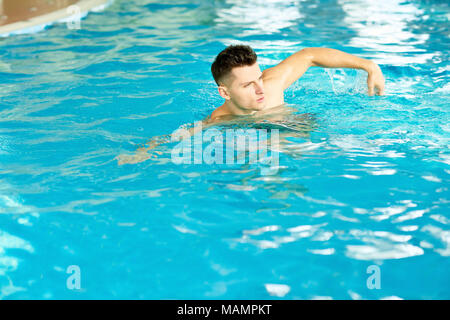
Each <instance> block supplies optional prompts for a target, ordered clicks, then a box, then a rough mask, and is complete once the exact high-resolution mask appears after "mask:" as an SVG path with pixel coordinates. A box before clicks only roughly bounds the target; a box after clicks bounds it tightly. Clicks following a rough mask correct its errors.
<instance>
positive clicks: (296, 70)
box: [117, 45, 385, 164]
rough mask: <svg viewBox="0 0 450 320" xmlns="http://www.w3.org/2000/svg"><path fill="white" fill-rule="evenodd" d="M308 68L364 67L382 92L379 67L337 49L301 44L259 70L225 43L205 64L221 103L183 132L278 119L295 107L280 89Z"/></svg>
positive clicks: (143, 152) (124, 158) (156, 141)
mask: <svg viewBox="0 0 450 320" xmlns="http://www.w3.org/2000/svg"><path fill="white" fill-rule="evenodd" d="M310 67H323V68H352V69H362V70H365V71H366V72H367V86H368V94H369V95H370V96H372V95H374V94H375V93H376V94H377V95H383V94H384V83H385V80H384V77H383V74H382V72H381V69H380V67H379V66H378V65H377V64H376V63H374V62H372V61H370V60H366V59H363V58H359V57H356V56H354V55H351V54H348V53H345V52H343V51H339V50H336V49H330V48H306V49H303V50H300V51H298V52H296V53H294V54H292V55H291V56H289V57H288V58H286V59H285V60H283V61H281V62H280V63H279V64H277V65H276V66H274V67H272V68H268V69H265V70H264V71H261V69H260V67H259V65H258V62H257V55H256V53H255V52H254V51H253V49H252V48H251V47H250V46H247V45H230V46H228V47H226V48H225V49H224V50H222V51H221V52H220V53H219V54H218V55H217V56H216V58H215V60H214V62H213V64H212V65H211V72H212V75H213V78H214V80H215V82H216V84H217V86H218V91H219V94H220V96H221V97H222V98H224V99H225V103H224V104H222V105H221V106H219V107H217V108H216V109H215V110H214V111H213V112H212V113H211V115H210V116H208V117H206V118H205V119H204V120H203V121H201V122H200V124H201V125H200V126H198V125H196V126H193V127H190V128H188V132H189V134H190V135H191V136H192V135H194V134H195V133H197V132H198V131H199V130H204V129H206V128H208V127H211V126H214V125H218V124H225V123H229V124H240V123H241V124H242V123H244V124H245V123H249V122H253V123H261V122H265V121H266V120H267V119H270V120H269V123H276V122H277V121H278V122H280V121H282V120H283V117H284V116H285V115H286V114H290V113H292V112H293V111H295V110H293V109H292V108H288V107H287V106H285V105H284V90H286V89H287V88H288V87H289V86H290V85H291V84H293V83H294V82H295V81H297V80H298V79H299V78H300V77H301V76H302V75H303V74H304V73H305V72H306V71H307V70H308V68H310ZM282 125H285V124H283V123H282ZM293 126H295V124H294V125H293ZM293 126H291V127H293ZM182 127H183V126H182ZM170 137H171V136H170V135H163V136H158V137H154V138H153V139H151V140H150V141H149V142H148V143H147V144H146V146H144V147H141V148H139V149H138V150H137V152H136V153H135V154H133V155H120V156H118V157H117V160H118V164H125V163H137V162H141V161H145V160H147V159H149V158H151V156H150V154H149V153H148V151H149V150H150V149H153V148H155V147H156V146H158V145H160V144H163V143H168V142H171V139H170Z"/></svg>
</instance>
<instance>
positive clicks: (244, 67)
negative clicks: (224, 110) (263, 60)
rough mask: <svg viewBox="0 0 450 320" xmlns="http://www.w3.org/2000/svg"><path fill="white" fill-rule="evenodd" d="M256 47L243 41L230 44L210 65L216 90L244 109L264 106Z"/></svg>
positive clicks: (244, 110) (246, 110)
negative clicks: (241, 43) (239, 43)
mask: <svg viewBox="0 0 450 320" xmlns="http://www.w3.org/2000/svg"><path fill="white" fill-rule="evenodd" d="M256 60H257V56H256V53H255V51H253V49H252V48H251V47H249V46H246V45H230V46H228V47H227V48H225V49H224V50H223V51H222V52H220V53H219V54H218V55H217V57H216V59H215V60H214V63H213V64H212V66H211V72H212V74H213V77H214V80H215V81H216V83H217V85H218V90H219V94H220V95H221V96H222V97H223V98H224V99H226V100H228V101H230V102H232V103H233V104H234V106H236V107H237V108H239V109H241V110H242V111H243V112H244V113H245V112H249V111H255V110H261V109H263V108H264V106H265V99H264V85H263V81H262V72H261V69H260V68H259V65H258V63H257V62H256Z"/></svg>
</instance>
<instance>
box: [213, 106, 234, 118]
mask: <svg viewBox="0 0 450 320" xmlns="http://www.w3.org/2000/svg"><path fill="white" fill-rule="evenodd" d="M228 114H230V113H229V112H228V111H227V110H225V107H224V105H221V106H220V107H217V108H216V109H215V110H214V111H213V112H212V113H211V115H210V119H211V120H215V119H216V118H219V117H222V116H226V115H228Z"/></svg>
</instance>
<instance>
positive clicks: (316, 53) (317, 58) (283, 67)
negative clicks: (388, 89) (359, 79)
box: [264, 48, 384, 96]
mask: <svg viewBox="0 0 450 320" xmlns="http://www.w3.org/2000/svg"><path fill="white" fill-rule="evenodd" d="M309 67H323V68H351V69H362V70H365V71H366V72H367V87H368V89H369V92H368V93H369V95H370V96H372V95H374V93H375V89H377V92H376V93H377V94H378V95H383V94H384V77H383V73H382V72H381V69H380V67H379V66H378V65H377V64H376V63H374V62H372V61H370V60H367V59H363V58H359V57H356V56H354V55H351V54H349V53H345V52H343V51H340V50H336V49H330V48H306V49H303V50H300V51H298V52H296V53H294V54H293V55H291V56H289V57H288V58H286V59H285V60H283V61H281V62H280V63H279V64H278V65H276V66H275V67H272V68H269V69H266V70H264V77H265V79H271V80H275V81H281V84H282V86H283V90H285V89H287V88H288V87H289V86H290V85H291V84H292V83H294V82H295V81H297V80H298V79H299V78H300V77H301V76H302V75H303V74H304V73H305V72H306V70H308V68H309Z"/></svg>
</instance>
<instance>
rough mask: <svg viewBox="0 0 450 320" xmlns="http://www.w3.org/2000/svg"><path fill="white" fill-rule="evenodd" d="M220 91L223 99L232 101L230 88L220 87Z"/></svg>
mask: <svg viewBox="0 0 450 320" xmlns="http://www.w3.org/2000/svg"><path fill="white" fill-rule="evenodd" d="M218 90H219V94H220V96H221V97H222V98H224V99H225V100H230V99H231V97H230V94H229V93H228V88H227V87H225V86H219V88H218Z"/></svg>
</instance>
